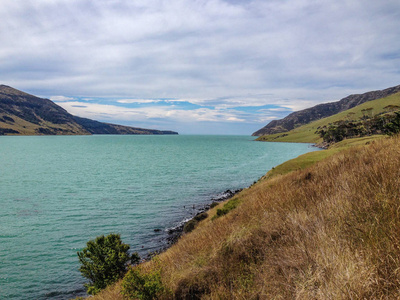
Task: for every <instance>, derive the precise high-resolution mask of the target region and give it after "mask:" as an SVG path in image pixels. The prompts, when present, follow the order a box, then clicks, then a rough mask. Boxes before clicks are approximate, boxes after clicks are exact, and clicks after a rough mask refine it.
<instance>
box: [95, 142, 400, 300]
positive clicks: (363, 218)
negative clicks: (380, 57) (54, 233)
mask: <svg viewBox="0 0 400 300" xmlns="http://www.w3.org/2000/svg"><path fill="white" fill-rule="evenodd" d="M362 144H363V145H359V146H355V147H350V148H347V147H344V149H345V150H343V149H342V150H338V151H337V152H336V153H333V154H332V155H328V156H329V157H328V158H326V159H323V160H320V161H319V162H318V163H316V164H315V165H312V166H310V167H308V168H306V169H304V170H297V171H294V172H291V173H288V174H286V175H278V176H273V177H269V176H266V177H265V178H264V179H262V180H260V181H259V182H258V183H256V184H255V185H253V186H252V187H250V188H249V189H245V190H244V191H243V192H241V193H239V194H237V195H236V196H235V198H232V199H231V200H229V202H233V201H236V202H239V205H237V206H236V208H233V209H232V210H231V211H229V212H228V213H227V214H225V215H219V214H218V209H220V210H221V209H223V206H225V204H220V205H219V206H217V207H215V208H213V209H212V210H210V211H209V212H208V215H209V217H208V218H206V219H205V220H203V221H201V222H200V223H199V225H198V227H197V228H196V229H194V231H192V232H191V233H189V234H186V235H184V236H183V237H182V238H181V239H180V240H179V241H178V242H177V243H176V244H175V245H174V246H172V247H171V248H170V249H168V250H167V251H165V252H164V253H162V254H160V255H158V256H157V257H156V258H155V259H153V260H151V261H149V262H146V263H144V264H141V265H139V266H137V267H134V269H133V271H130V272H129V273H128V274H127V275H126V276H125V279H124V280H123V281H122V282H120V283H118V284H116V285H114V286H112V287H110V288H109V289H106V290H105V291H104V292H102V293H100V294H99V295H98V296H95V297H94V298H93V299H94V300H96V299H102V300H105V299H113V300H115V299H121V300H122V299H126V296H131V299H136V298H139V296H143V295H145V293H152V295H153V296H155V297H156V299H399V297H400V291H399V288H398V287H399V284H400V273H399V272H398V270H399V269H400V247H399V246H398V245H399V243H400V232H399V230H398V228H399V226H400V217H399V210H400V200H399V199H400V181H399V178H400V177H399V176H400V156H399V155H398V154H399V149H400V148H399V147H400V138H399V137H396V138H387V139H379V140H378V139H377V140H375V141H371V140H368V141H365V140H364V141H363V143H362ZM366 144H367V145H366ZM325 151H330V150H325ZM325 151H321V152H325ZM313 153H316V152H313ZM317 153H318V152H317ZM277 168H279V167H277ZM296 169H297V168H296ZM215 216H217V217H215ZM121 290H122V291H124V292H125V297H124V296H123V295H121V293H120V291H121ZM135 293H136V294H135ZM154 294H155V295H154ZM135 296H136V298H135ZM143 298H144V297H143ZM149 298H150V297H149Z"/></svg>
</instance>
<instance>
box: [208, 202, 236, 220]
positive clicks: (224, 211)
mask: <svg viewBox="0 0 400 300" xmlns="http://www.w3.org/2000/svg"><path fill="white" fill-rule="evenodd" d="M241 202H242V199H240V198H232V199H231V200H229V201H228V202H226V203H225V204H224V206H223V207H222V208H218V209H217V214H216V215H215V216H214V217H213V218H212V219H213V220H214V219H216V218H218V217H221V216H224V215H226V214H227V213H228V212H230V211H231V210H233V209H235V208H236V207H237V206H238V205H239V204H240V203H241Z"/></svg>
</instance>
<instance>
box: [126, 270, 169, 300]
mask: <svg viewBox="0 0 400 300" xmlns="http://www.w3.org/2000/svg"><path fill="white" fill-rule="evenodd" d="M164 291H165V288H164V286H163V284H162V282H161V269H160V268H158V269H157V270H155V271H153V272H150V273H145V272H144V271H143V270H142V268H141V267H140V266H137V267H135V268H133V269H131V270H129V272H128V273H127V274H126V276H125V277H124V279H123V280H122V294H123V295H124V296H125V297H128V298H129V299H141V300H151V299H156V298H157V297H158V296H159V295H160V294H161V293H163V292H164Z"/></svg>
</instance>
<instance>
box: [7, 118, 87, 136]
mask: <svg viewBox="0 0 400 300" xmlns="http://www.w3.org/2000/svg"><path fill="white" fill-rule="evenodd" d="M4 116H7V117H11V118H12V119H13V120H14V122H7V123H5V122H0V128H3V129H13V130H16V131H18V132H19V133H20V134H12V133H11V134H7V135H38V133H37V132H36V130H37V129H39V128H41V127H42V128H43V127H44V128H57V129H60V130H63V131H65V132H67V133H66V134H80V135H86V134H89V133H88V132H87V131H86V130H84V129H83V128H82V127H81V126H79V125H78V124H76V125H75V124H73V125H70V124H53V123H50V122H45V121H43V122H42V123H41V124H40V125H37V124H33V123H31V122H28V121H26V120H23V119H21V118H19V117H17V116H15V115H9V114H0V117H4Z"/></svg>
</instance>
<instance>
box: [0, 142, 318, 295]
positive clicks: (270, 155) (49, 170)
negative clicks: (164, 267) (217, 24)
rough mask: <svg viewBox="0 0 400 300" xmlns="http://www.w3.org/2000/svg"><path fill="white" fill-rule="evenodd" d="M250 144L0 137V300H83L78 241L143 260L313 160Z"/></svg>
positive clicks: (283, 147) (296, 147) (286, 148)
mask: <svg viewBox="0 0 400 300" xmlns="http://www.w3.org/2000/svg"><path fill="white" fill-rule="evenodd" d="M253 139H254V138H253V137H248V136H184V135H182V136H41V137H1V138H0V299H70V298H74V297H76V296H77V295H82V294H84V290H83V283H84V279H83V277H81V275H80V273H79V271H78V268H79V262H78V258H77V254H76V253H77V251H79V250H81V249H82V248H83V247H85V245H86V242H87V241H89V240H91V239H94V238H95V237H96V236H98V235H102V234H108V233H112V232H113V233H120V234H121V237H122V240H123V241H124V242H125V243H127V244H130V245H131V249H132V250H134V251H139V253H140V254H141V255H142V256H143V255H146V253H149V252H152V251H155V250H157V249H159V248H160V247H162V246H163V244H164V243H165V237H166V235H167V233H166V230H167V229H168V228H171V227H174V226H176V225H178V224H179V223H180V222H181V221H182V220H184V219H187V218H188V217H190V216H191V215H193V214H194V213H195V212H196V209H197V208H198V207H201V206H202V205H204V204H207V203H210V201H211V200H210V199H211V198H213V197H216V196H218V194H220V193H222V192H223V191H225V190H227V189H231V190H235V189H239V188H243V187H246V186H249V185H250V184H252V183H253V181H255V180H257V179H258V178H259V177H261V176H262V175H264V174H265V173H266V172H267V171H268V170H269V169H271V168H272V167H274V166H276V165H278V164H280V163H282V162H284V161H286V160H288V159H291V158H294V157H296V156H298V155H300V154H303V153H306V152H309V151H315V150H317V149H316V148H313V147H311V146H310V145H308V144H288V143H261V142H254V141H253ZM154 229H161V231H160V232H155V231H154Z"/></svg>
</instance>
